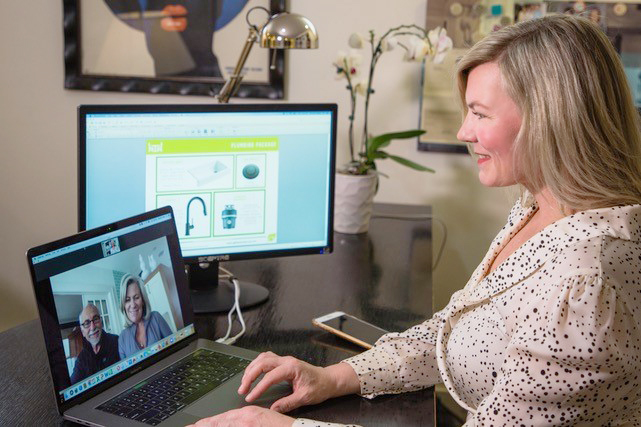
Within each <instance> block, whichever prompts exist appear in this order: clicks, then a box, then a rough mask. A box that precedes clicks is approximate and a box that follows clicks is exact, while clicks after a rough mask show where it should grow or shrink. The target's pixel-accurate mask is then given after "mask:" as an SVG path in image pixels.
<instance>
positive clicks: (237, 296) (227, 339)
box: [216, 266, 247, 345]
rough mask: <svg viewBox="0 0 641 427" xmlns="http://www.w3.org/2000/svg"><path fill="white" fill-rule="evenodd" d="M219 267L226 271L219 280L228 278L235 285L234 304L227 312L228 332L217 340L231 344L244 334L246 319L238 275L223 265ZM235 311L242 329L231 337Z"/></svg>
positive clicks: (220, 269) (219, 276)
mask: <svg viewBox="0 0 641 427" xmlns="http://www.w3.org/2000/svg"><path fill="white" fill-rule="evenodd" d="M218 269H219V271H222V272H223V273H224V274H222V275H221V274H219V275H218V280H220V279H227V280H229V282H230V283H231V284H233V285H234V305H232V307H231V309H230V310H229V313H227V332H226V333H225V336H223V337H222V338H218V339H217V340H216V342H219V343H223V344H228V345H231V344H233V343H235V342H236V340H238V338H240V337H241V336H243V334H244V333H245V331H246V330H247V329H246V327H245V319H243V313H242V311H241V310H240V286H239V284H238V279H236V277H235V276H234V275H233V274H232V273H231V272H230V271H229V270H227V269H225V268H223V267H222V266H219V267H218ZM234 312H236V316H237V317H238V321H239V322H240V326H241V330H240V332H239V333H238V334H236V335H234V336H233V337H231V338H230V337H229V335H231V329H232V325H233V323H234V320H233V315H234Z"/></svg>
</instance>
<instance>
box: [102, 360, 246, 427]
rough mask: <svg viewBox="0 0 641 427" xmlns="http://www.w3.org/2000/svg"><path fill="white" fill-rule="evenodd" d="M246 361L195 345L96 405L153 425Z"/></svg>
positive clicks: (226, 377) (187, 403)
mask: <svg viewBox="0 0 641 427" xmlns="http://www.w3.org/2000/svg"><path fill="white" fill-rule="evenodd" d="M249 362H250V361H249V360H246V359H241V358H239V357H235V356H229V355H226V354H222V353H217V352H214V351H211V350H205V349H198V350H196V351H195V352H194V353H192V354H190V355H189V356H187V357H185V358H184V359H182V360H181V361H179V362H177V363H175V364H173V365H171V366H169V367H168V368H166V369H164V370H162V371H160V372H159V373H157V374H155V375H154V376H152V377H150V378H148V379H146V380H144V381H142V382H140V383H138V384H136V385H135V386H134V387H132V388H131V389H129V390H127V391H125V392H124V393H121V394H119V395H118V396H116V397H114V398H113V399H111V400H109V401H107V402H105V403H103V404H102V405H100V406H98V408H97V409H99V410H101V411H105V412H109V413H110V414H114V415H118V416H120V417H125V418H129V419H132V420H136V421H140V422H142V423H145V424H149V425H152V426H155V425H158V424H160V423H161V422H163V421H164V420H166V419H167V418H169V417H170V416H172V415H173V414H175V413H176V411H179V410H180V409H182V408H184V407H185V406H187V405H189V404H190V403H193V402H195V401H196V400H198V399H200V398H201V397H203V396H204V395H205V394H207V393H208V392H210V391H211V390H213V389H215V388H216V387H218V386H219V385H220V384H222V383H223V382H225V381H226V380H228V379H229V378H231V377H233V376H234V375H236V374H237V373H239V372H241V371H243V370H244V369H245V367H247V365H249Z"/></svg>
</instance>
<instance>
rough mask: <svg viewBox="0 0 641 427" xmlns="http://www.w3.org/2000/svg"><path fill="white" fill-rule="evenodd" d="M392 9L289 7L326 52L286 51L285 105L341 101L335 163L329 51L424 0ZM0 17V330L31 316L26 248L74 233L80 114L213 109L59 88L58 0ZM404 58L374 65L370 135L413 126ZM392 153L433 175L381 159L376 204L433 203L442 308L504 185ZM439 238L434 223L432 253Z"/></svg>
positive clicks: (473, 258) (416, 12)
mask: <svg viewBox="0 0 641 427" xmlns="http://www.w3.org/2000/svg"><path fill="white" fill-rule="evenodd" d="M95 1H98V0H95ZM391 5H392V2H390V1H389V0H350V1H347V2H346V1H340V0H322V1H318V0H296V1H292V2H291V10H292V11H294V12H298V13H302V14H304V15H307V16H308V17H309V18H310V19H311V20H312V21H313V22H314V23H315V24H316V26H317V28H318V30H319V33H320V37H321V48H320V49H319V50H317V51H307V52H293V53H292V54H291V55H290V56H289V62H288V82H287V93H288V94H289V96H288V101H291V102H337V103H338V104H339V111H340V112H341V114H340V118H339V142H340V141H343V143H341V146H340V148H339V162H340V161H344V160H345V158H346V150H347V148H346V146H345V145H344V138H345V134H346V128H347V120H346V115H347V114H346V111H347V109H348V99H347V94H346V93H347V92H346V91H345V89H344V84H343V83H342V82H338V81H336V80H335V79H334V71H333V67H332V66H331V63H332V61H333V60H334V58H335V55H336V51H338V50H339V49H346V40H347V38H348V36H349V34H350V33H351V32H353V31H361V32H366V31H367V30H368V29H370V28H371V29H375V30H378V31H379V32H380V31H383V30H386V29H387V28H389V27H391V26H395V25H398V24H400V23H416V24H423V22H424V16H425V6H426V1H425V0H400V1H398V2H394V5H393V7H391ZM3 14H4V16H6V17H9V18H8V19H5V20H4V22H3V25H2V26H0V35H1V36H0V58H2V59H1V63H2V66H0V100H1V104H0V132H1V134H0V136H1V137H0V144H1V145H2V151H1V155H0V159H1V160H0V182H1V183H2V185H1V186H0V330H4V329H6V328H9V327H12V326H14V325H17V324H19V323H22V322H24V321H27V320H29V319H32V318H35V317H36V316H37V314H36V308H35V303H34V298H33V293H32V290H31V284H30V279H29V276H28V270H27V267H26V260H25V256H24V254H25V251H26V250H27V249H28V248H29V247H31V246H34V245H37V244H40V243H43V242H46V241H48V240H53V239H56V238H59V237H62V236H64V235H66V234H69V233H73V232H74V231H75V230H76V224H77V202H76V197H77V195H76V187H77V179H76V173H77V172H76V169H77V165H76V162H77V154H76V151H77V145H76V144H77V141H76V116H75V114H76V107H77V106H78V105H79V104H89V103H92V104H100V103H209V102H213V100H212V99H209V98H205V97H180V96H175V95H174V96H159V95H146V94H140V95H135V94H134V95H132V94H119V93H108V92H103V93H98V92H85V91H67V90H64V89H63V37H62V2H61V1H49V0H47V1H42V0H21V1H10V2H4V4H3ZM238 42H239V48H240V43H241V41H240V40H239V41H238ZM399 57H400V53H399V52H392V53H390V54H388V55H387V56H386V57H383V59H382V60H381V61H380V65H379V69H378V70H377V76H376V80H375V89H376V94H375V95H374V97H373V98H372V106H371V121H372V123H373V125H372V127H371V131H372V132H374V133H380V132H385V131H393V130H403V129H409V128H412V127H416V126H417V122H418V114H419V93H420V88H419V69H418V67H417V66H416V65H415V64H406V63H402V62H401V61H400V58H399ZM233 102H238V101H236V100H234V101H233ZM393 151H394V153H395V154H398V155H402V156H406V157H410V158H412V159H414V160H415V161H417V162H419V163H422V164H424V165H427V166H430V167H433V168H435V169H436V170H437V174H435V175H431V174H421V173H418V172H413V171H410V170H407V169H405V168H403V167H400V166H397V165H395V164H391V163H381V167H380V169H381V170H382V171H383V172H385V173H387V174H388V175H389V176H390V179H384V180H383V182H382V184H381V187H380V191H379V193H378V195H377V200H378V201H381V202H397V203H409V204H429V205H432V206H433V208H434V213H435V214H436V215H437V216H439V217H440V218H442V219H443V220H444V221H445V223H446V224H447V227H448V231H449V238H448V241H447V246H446V249H445V253H444V255H443V259H442V261H441V265H440V266H439V268H438V269H437V270H436V271H435V272H434V283H435V287H436V290H437V297H436V300H437V301H436V304H437V306H442V305H443V304H444V303H445V302H446V299H447V295H449V294H450V293H451V292H452V291H453V290H455V289H458V288H460V287H461V286H463V285H464V283H465V281H466V280H467V277H468V276H469V274H470V273H471V272H472V270H473V269H474V267H475V266H476V264H477V263H478V262H479V260H480V258H481V257H482V255H483V253H484V252H485V248H486V247H487V245H488V243H489V242H490V240H491V238H492V237H493V236H494V234H495V233H496V231H497V229H498V228H499V227H500V226H501V225H502V223H503V220H504V218H505V216H506V214H507V210H508V208H509V204H510V203H509V201H508V197H507V196H506V195H505V194H504V192H503V191H502V190H493V189H485V188H482V187H481V186H480V185H479V184H478V182H477V179H476V172H475V165H474V164H473V162H472V161H471V159H470V158H469V157H468V156H464V155H451V154H450V155H448V154H427V153H419V152H418V151H416V147H415V143H414V142H413V141H412V142H408V141H399V142H397V143H395V146H394V148H393ZM441 237H442V233H441V232H440V231H439V230H438V228H436V227H435V247H436V246H437V245H438V242H439V239H440V238H441ZM426 303H429V302H426Z"/></svg>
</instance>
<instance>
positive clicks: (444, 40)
mask: <svg viewBox="0 0 641 427" xmlns="http://www.w3.org/2000/svg"><path fill="white" fill-rule="evenodd" d="M427 38H428V39H429V41H430V43H431V45H432V48H433V52H434V53H433V55H434V58H433V59H432V62H434V63H436V64H440V63H441V62H443V60H444V59H445V55H447V52H449V51H450V50H452V46H453V43H452V39H451V38H449V37H448V36H447V31H446V30H445V28H441V27H436V28H434V29H433V30H430V31H428V33H427Z"/></svg>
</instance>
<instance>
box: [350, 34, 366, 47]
mask: <svg viewBox="0 0 641 427" xmlns="http://www.w3.org/2000/svg"><path fill="white" fill-rule="evenodd" d="M347 44H348V45H349V47H351V48H352V49H362V48H363V45H364V44H365V37H363V36H362V35H361V34H359V33H352V35H350V36H349V40H348V41H347Z"/></svg>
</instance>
